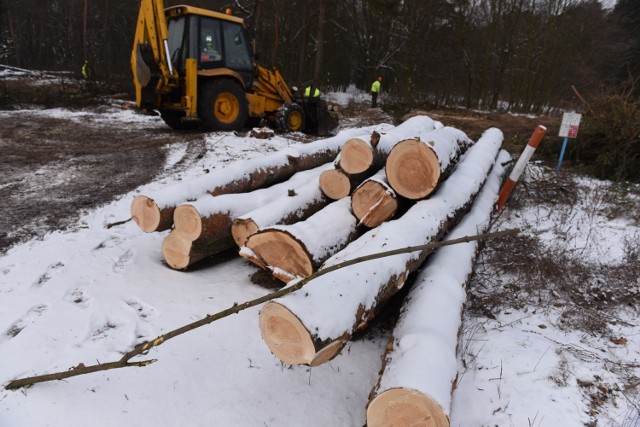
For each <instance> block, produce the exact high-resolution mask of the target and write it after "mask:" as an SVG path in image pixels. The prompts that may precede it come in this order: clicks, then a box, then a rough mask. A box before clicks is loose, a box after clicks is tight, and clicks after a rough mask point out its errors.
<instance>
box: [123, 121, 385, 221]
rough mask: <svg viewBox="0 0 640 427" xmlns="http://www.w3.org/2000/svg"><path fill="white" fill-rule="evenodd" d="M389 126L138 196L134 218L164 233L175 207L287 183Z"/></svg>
mask: <svg viewBox="0 0 640 427" xmlns="http://www.w3.org/2000/svg"><path fill="white" fill-rule="evenodd" d="M391 128H392V127H391V126H389V125H380V126H371V127H368V128H359V129H348V130H343V131H341V132H340V133H338V135H336V136H334V137H331V138H327V139H322V140H318V141H314V142H311V143H309V144H296V145H292V146H290V147H288V148H286V149H284V150H280V151H277V152H275V153H271V154H268V155H266V156H261V157H257V158H253V159H249V160H239V161H237V162H234V163H232V164H230V165H229V166H227V167H225V168H223V169H220V170H216V171H213V172H211V173H209V174H207V175H203V176H201V177H199V178H196V179H193V180H190V181H184V182H181V183H179V184H176V185H173V186H170V187H167V188H165V189H163V190H160V191H158V192H157V193H154V194H150V195H140V196H136V197H135V198H134V199H133V202H132V203H131V218H132V219H133V220H134V222H135V223H136V224H138V226H139V227H140V229H142V230H143V231H145V232H148V233H149V232H153V231H163V230H167V229H169V228H170V227H171V225H172V223H173V211H174V210H175V208H176V206H178V205H179V204H181V203H184V202H186V201H188V200H193V199H197V198H198V197H200V196H202V195H203V194H206V193H209V194H211V195H214V196H215V195H221V194H228V193H242V192H248V191H253V190H256V189H258V188H262V187H266V186H268V185H272V184H274V183H277V182H281V181H284V180H286V179H288V178H289V177H291V176H292V175H293V174H294V173H296V172H299V171H302V170H307V169H312V168H315V167H318V166H320V165H323V164H325V163H328V162H331V161H334V160H335V157H336V156H337V154H338V152H339V150H340V147H341V146H342V145H343V144H344V143H345V142H346V141H347V140H348V139H349V138H352V137H354V136H356V135H360V134H362V133H363V132H373V131H378V132H381V131H384V130H387V129H391Z"/></svg>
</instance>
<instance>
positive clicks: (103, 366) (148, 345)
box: [5, 228, 521, 390]
mask: <svg viewBox="0 0 640 427" xmlns="http://www.w3.org/2000/svg"><path fill="white" fill-rule="evenodd" d="M520 232H521V229H519V228H514V229H509V230H503V231H497V232H493V233H485V234H479V235H476V236H464V237H460V238H458V239H452V240H448V241H438V242H432V243H428V244H426V245H419V246H409V247H406V248H400V249H394V250H390V251H385V252H379V253H375V254H371V255H367V256H362V257H358V258H353V259H350V260H347V261H344V262H341V263H339V264H335V265H332V266H330V267H327V268H325V269H323V270H319V271H317V272H316V273H314V274H312V275H311V276H309V277H307V278H306V279H302V280H299V281H297V282H295V281H294V282H291V283H292V284H291V285H290V286H287V287H285V288H283V289H280V290H278V291H275V292H272V293H270V294H267V295H264V296H262V297H260V298H256V299H253V300H250V301H245V302H243V303H241V304H238V303H235V304H234V305H233V306H231V307H229V308H227V309H225V310H222V311H220V312H218V313H215V314H210V315H207V316H205V317H204V318H202V319H200V320H197V321H195V322H192V323H189V324H187V325H184V326H182V327H180V328H178V329H174V330H173V331H170V332H167V333H166V334H163V335H160V336H158V337H156V338H155V339H153V340H151V341H145V342H142V343H140V344H138V345H136V346H135V347H134V348H133V349H132V350H131V351H129V352H128V353H125V354H124V355H123V356H122V358H120V360H118V361H115V362H109V363H98V364H97V365H90V366H85V365H84V364H83V363H79V364H78V365H76V366H74V367H71V368H70V369H69V370H67V371H62V372H56V373H53V374H46V375H36V376H33V377H25V378H19V379H15V380H12V381H10V382H9V383H7V384H6V385H5V389H7V390H16V389H19V388H22V387H26V386H30V385H33V384H38V383H42V382H48V381H54V380H64V379H67V378H71V377H76V376H79V375H85V374H90V373H93V372H100V371H107V370H111V369H118V368H128V367H133V366H137V367H142V366H147V365H150V364H152V363H155V362H156V361H157V359H148V360H142V361H136V362H131V361H130V360H131V359H133V358H134V357H136V356H140V355H145V354H147V353H148V352H149V350H151V349H152V348H154V347H158V346H160V345H162V344H164V343H165V342H167V341H169V340H170V339H172V338H175V337H177V336H178V335H182V334H184V333H186V332H189V331H191V330H194V329H197V328H199V327H201V326H205V325H208V324H209V323H213V322H215V321H216V320H220V319H222V318H225V317H228V316H230V315H232V314H236V313H239V312H241V311H243V310H246V309H248V308H251V307H255V306H256V305H260V304H262V303H264V302H267V301H271V300H273V299H276V298H280V297H282V296H284V295H287V294H290V293H293V292H296V291H298V290H300V289H302V288H303V287H304V286H305V285H306V284H307V283H309V282H310V281H312V280H314V279H316V278H318V277H320V276H323V275H325V274H327V273H331V272H332V271H335V270H339V269H341V268H345V267H349V266H351V265H354V264H359V263H362V262H365V261H372V260H376V259H380V258H384V257H388V256H393V255H398V254H404V253H409V252H415V251H422V250H426V249H435V248H439V247H443V246H450V245H456V244H459V243H467V242H473V241H476V240H487V239H496V238H501V237H506V236H512V235H515V234H518V233H520Z"/></svg>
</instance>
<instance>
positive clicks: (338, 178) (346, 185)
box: [319, 169, 351, 200]
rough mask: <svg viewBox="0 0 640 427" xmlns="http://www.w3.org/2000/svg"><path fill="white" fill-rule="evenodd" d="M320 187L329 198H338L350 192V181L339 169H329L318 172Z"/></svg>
mask: <svg viewBox="0 0 640 427" xmlns="http://www.w3.org/2000/svg"><path fill="white" fill-rule="evenodd" d="M319 181H320V189H321V190H322V192H323V193H324V195H325V196H327V197H328V198H330V199H333V200H340V199H342V198H343V197H347V196H348V195H349V194H350V193H351V181H350V180H349V177H348V176H347V175H345V173H344V172H342V171H341V170H339V169H329V170H326V171H324V172H322V173H321V174H320V180H319Z"/></svg>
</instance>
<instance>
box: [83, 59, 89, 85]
mask: <svg viewBox="0 0 640 427" xmlns="http://www.w3.org/2000/svg"><path fill="white" fill-rule="evenodd" d="M82 76H83V77H84V78H85V79H86V80H89V77H91V68H90V67H89V61H87V60H86V59H85V60H84V63H83V64H82Z"/></svg>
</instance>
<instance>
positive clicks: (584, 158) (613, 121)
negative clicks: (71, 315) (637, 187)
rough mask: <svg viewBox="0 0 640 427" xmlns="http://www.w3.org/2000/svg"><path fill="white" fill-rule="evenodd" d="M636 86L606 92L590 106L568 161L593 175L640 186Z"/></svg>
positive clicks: (639, 109) (639, 110)
mask: <svg viewBox="0 0 640 427" xmlns="http://www.w3.org/2000/svg"><path fill="white" fill-rule="evenodd" d="M634 86H635V85H634V84H631V85H628V87H627V88H625V89H624V90H623V91H621V92H620V93H615V92H611V91H609V92H604V93H603V94H602V95H600V96H599V97H598V98H597V99H595V100H593V101H592V102H591V103H590V104H589V105H588V106H587V112H586V113H585V115H584V117H583V122H582V126H581V127H580V134H579V135H578V139H577V140H576V143H575V144H570V149H569V150H568V153H567V158H568V159H569V160H571V161H573V162H574V163H575V164H576V165H578V166H579V167H580V168H581V169H584V171H585V172H586V173H588V174H590V175H593V176H595V177H598V178H602V179H612V180H616V181H621V180H628V181H634V182H640V167H639V166H640V99H638V98H634V97H633V96H632V94H633V92H634Z"/></svg>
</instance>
